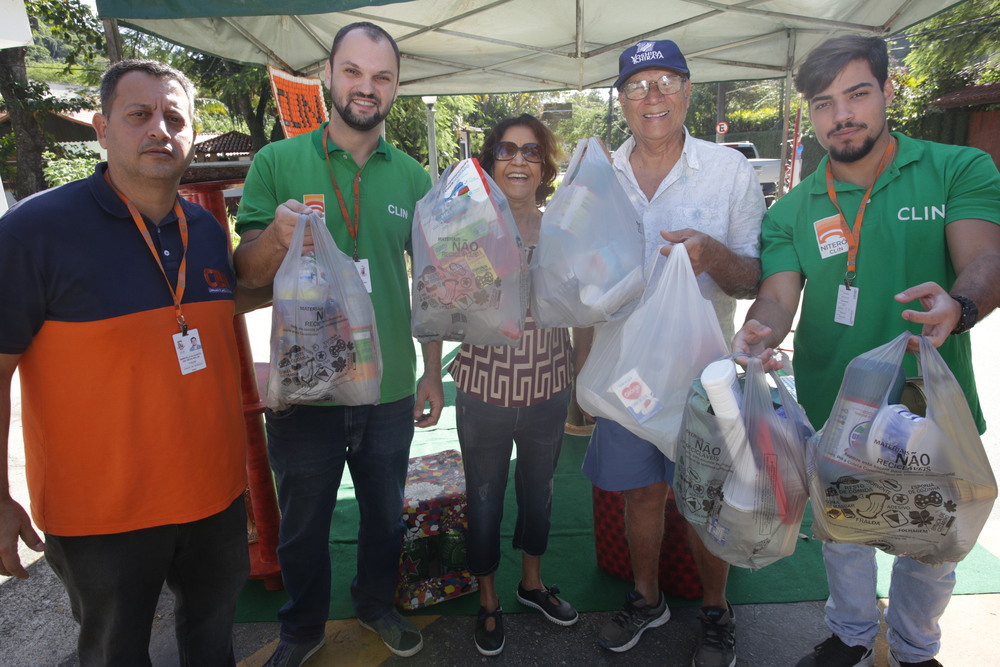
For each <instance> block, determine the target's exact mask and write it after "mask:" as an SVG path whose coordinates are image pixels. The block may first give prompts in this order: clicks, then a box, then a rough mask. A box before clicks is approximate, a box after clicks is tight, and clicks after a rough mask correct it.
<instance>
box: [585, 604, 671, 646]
mask: <svg viewBox="0 0 1000 667" xmlns="http://www.w3.org/2000/svg"><path fill="white" fill-rule="evenodd" d="M645 602H646V599H645V598H644V597H642V596H641V595H639V593H638V592H637V591H629V593H628V595H626V596H625V604H624V605H623V606H622V608H621V609H619V610H618V611H617V612H615V615H614V616H612V617H611V620H610V621H608V622H607V623H605V624H604V626H603V627H602V628H601V631H600V633H598V635H597V645H598V646H600V647H602V648H606V649H608V650H609V651H614V652H615V653H622V652H624V651H627V650H629V649H630V648H632V647H633V646H635V645H636V642H638V641H639V637H641V636H642V633H643V632H645V631H646V630H648V629H649V628H658V627H660V626H661V625H663V624H664V623H666V622H667V621H669V620H670V609H669V608H668V607H667V601H666V599H665V598H664V597H663V593H662V592H661V593H660V599H659V600H658V601H657V603H656V605H653V606H650V605H647V604H645Z"/></svg>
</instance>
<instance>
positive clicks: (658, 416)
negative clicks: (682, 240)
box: [576, 244, 727, 459]
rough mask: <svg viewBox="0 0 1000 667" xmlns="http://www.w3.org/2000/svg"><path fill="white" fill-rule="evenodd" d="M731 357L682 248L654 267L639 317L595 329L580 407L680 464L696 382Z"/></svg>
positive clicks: (581, 379)
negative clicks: (685, 418)
mask: <svg viewBox="0 0 1000 667" xmlns="http://www.w3.org/2000/svg"><path fill="white" fill-rule="evenodd" d="M657 257H662V256H660V255H657ZM656 269H662V271H657V270H656ZM726 352H727V349H726V343H725V341H724V340H723V338H722V330H721V329H720V327H719V320H718V319H717V317H716V315H715V309H714V308H712V304H711V303H710V302H709V301H708V300H706V299H705V298H704V297H703V296H702V295H701V291H700V290H699V289H698V281H697V280H696V279H695V275H694V271H693V270H692V269H691V261H690V259H688V255H687V249H686V248H685V247H684V245H683V244H677V245H675V246H673V249H672V250H671V252H670V255H669V256H668V257H667V259H666V260H665V261H658V262H657V264H656V266H654V271H653V272H652V274H651V276H650V283H649V285H647V287H646V291H645V293H644V294H643V297H642V302H641V303H640V304H639V305H638V306H637V307H636V308H635V310H634V311H633V312H632V313H631V314H630V315H629V316H628V317H626V318H623V319H619V320H615V321H613V322H608V323H607V324H603V325H601V326H599V327H597V329H596V331H595V334H594V344H593V347H592V348H591V351H590V355H589V356H588V357H587V362H586V363H585V364H584V365H583V369H582V370H581V371H580V375H579V377H578V378H577V384H576V392H577V401H578V402H579V403H580V407H582V408H583V409H584V410H586V411H587V412H588V413H590V414H592V415H596V416H600V417H606V418H607V419H612V420H614V421H616V422H618V423H619V424H621V425H622V426H624V427H625V428H627V429H628V430H630V431H632V432H633V433H635V434H636V435H638V436H639V437H640V438H644V439H645V440H649V441H650V442H652V443H653V444H655V445H656V446H657V447H658V448H659V449H660V451H662V452H663V453H664V454H665V455H666V456H668V457H670V458H671V459H675V458H676V449H677V437H678V434H679V432H680V426H681V416H682V414H683V412H684V403H685V400H684V399H685V398H686V397H687V393H688V390H689V389H690V387H691V381H692V380H694V379H695V378H696V377H698V375H699V374H700V373H701V370H702V368H704V367H705V365H706V364H707V363H709V362H710V361H714V360H715V359H718V358H719V357H721V356H723V355H725V354H726Z"/></svg>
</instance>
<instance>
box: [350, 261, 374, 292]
mask: <svg viewBox="0 0 1000 667" xmlns="http://www.w3.org/2000/svg"><path fill="white" fill-rule="evenodd" d="M354 268H355V269H357V270H358V275H359V276H361V282H363V283H364V284H365V289H366V290H368V293H369V294H371V293H372V274H371V271H370V270H369V268H368V260H367V259H359V260H357V261H356V262H354Z"/></svg>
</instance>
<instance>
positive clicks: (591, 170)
mask: <svg viewBox="0 0 1000 667" xmlns="http://www.w3.org/2000/svg"><path fill="white" fill-rule="evenodd" d="M642 271H643V235H642V220H641V218H640V217H639V214H638V213H636V210H635V207H634V206H633V205H632V202H631V201H629V198H628V195H627V194H625V190H624V189H623V188H622V186H621V185H620V184H619V183H618V178H617V177H616V176H615V172H614V168H613V167H612V166H611V163H610V162H609V161H608V157H607V154H606V153H605V151H604V147H603V146H601V144H600V142H599V141H598V140H597V139H595V138H590V139H582V140H580V143H579V144H578V145H577V148H576V151H575V152H574V153H573V158H572V159H571V160H570V163H569V167H568V168H567V170H566V176H565V178H564V179H563V181H562V183H561V184H560V185H559V188H558V189H557V190H556V191H555V194H553V195H552V200H551V201H550V202H549V204H548V206H546V208H545V212H544V213H543V214H542V227H541V230H540V232H539V239H538V247H537V248H536V249H535V252H534V253H533V255H532V258H531V313H532V317H534V318H535V321H536V322H538V326H539V327H556V326H560V327H570V326H572V327H589V326H591V325H594V324H597V323H599V322H608V321H611V320H613V319H615V318H617V317H621V316H624V315H627V314H628V313H629V312H630V310H631V308H632V307H633V306H635V304H636V301H637V299H638V298H639V296H640V295H641V294H642V289H643V285H644V281H643V273H642Z"/></svg>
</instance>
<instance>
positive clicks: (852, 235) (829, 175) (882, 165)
mask: <svg viewBox="0 0 1000 667" xmlns="http://www.w3.org/2000/svg"><path fill="white" fill-rule="evenodd" d="M894 157H896V139H895V138H894V137H889V145H888V146H886V148H885V153H883V154H882V159H881V160H880V161H879V163H878V170H877V171H876V172H875V179H874V180H873V181H872V184H871V185H869V186H868V190H866V191H865V196H864V197H862V199H861V206H859V207H858V213H857V215H855V216H854V229H851V228H850V227H848V226H847V220H846V219H845V218H844V212H843V211H842V210H840V204H839V203H838V202H837V191H836V190H834V188H833V171H832V170H831V169H830V163H829V162H827V163H826V193H827V195H829V197H830V201H832V202H833V205H834V206H836V207H837V213H838V214H839V215H840V229H841V230H842V231H843V232H844V237H845V238H846V239H847V273H846V274H844V285H845V286H846V287H847V289H851V284H852V283H853V282H854V279H855V278H856V277H857V275H858V270H857V269H858V266H857V261H858V248H859V247H860V246H861V223H862V222H863V221H864V218H865V209H866V208H868V200H869V199H870V198H871V196H872V188H874V187H875V184H876V183H877V182H878V178H879V176H881V175H882V172H883V171H885V170H886V167H888V166H889V165H890V164H892V159H893V158H894Z"/></svg>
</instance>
